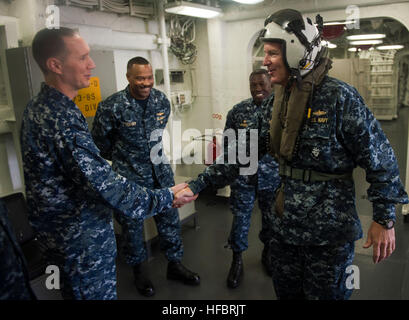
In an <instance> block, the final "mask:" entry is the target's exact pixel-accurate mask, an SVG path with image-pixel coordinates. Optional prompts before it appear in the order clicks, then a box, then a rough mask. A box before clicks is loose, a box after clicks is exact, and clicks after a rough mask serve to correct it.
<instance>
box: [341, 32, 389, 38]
mask: <svg viewBox="0 0 409 320" xmlns="http://www.w3.org/2000/svg"><path fill="white" fill-rule="evenodd" d="M385 37H386V35H384V34H382V33H375V34H356V35H353V36H347V39H348V40H369V39H383V38H385Z"/></svg>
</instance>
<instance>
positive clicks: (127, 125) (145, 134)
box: [92, 57, 200, 297]
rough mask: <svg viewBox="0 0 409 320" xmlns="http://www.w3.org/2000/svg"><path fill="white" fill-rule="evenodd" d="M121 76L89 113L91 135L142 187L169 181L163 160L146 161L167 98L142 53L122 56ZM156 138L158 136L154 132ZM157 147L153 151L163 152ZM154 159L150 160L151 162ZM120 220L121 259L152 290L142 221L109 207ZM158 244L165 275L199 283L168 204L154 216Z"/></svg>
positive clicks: (140, 285)
mask: <svg viewBox="0 0 409 320" xmlns="http://www.w3.org/2000/svg"><path fill="white" fill-rule="evenodd" d="M126 77H127V79H128V82H129V85H128V86H127V87H126V88H125V89H124V90H122V91H119V92H117V93H115V94H113V95H112V96H110V97H108V98H107V99H106V100H104V101H102V102H101V103H100V104H99V106H98V110H97V113H96V115H95V119H94V123H93V128H92V136H93V138H94V141H95V143H96V144H97V146H98V147H99V148H100V149H101V154H102V156H103V157H105V158H106V159H108V160H112V167H113V169H114V170H115V171H116V172H118V173H119V174H121V175H122V176H124V177H126V178H128V179H129V180H131V181H134V182H136V183H138V184H140V185H142V186H144V187H146V188H150V189H155V188H164V187H169V186H172V185H174V178H173V172H172V169H171V167H170V165H169V163H164V162H162V161H161V162H160V163H157V162H156V161H152V160H153V159H151V149H152V148H153V147H154V146H156V145H157V140H155V141H151V139H150V137H151V135H152V132H157V131H158V130H159V131H160V130H162V131H163V129H165V127H166V124H167V122H168V118H169V114H170V104H169V100H168V99H167V98H166V96H165V94H164V93H162V92H161V91H159V90H156V89H154V88H152V87H153V84H154V78H153V72H152V66H151V65H150V63H149V62H148V61H147V60H146V59H145V58H143V57H135V58H132V59H131V60H129V61H128V65H127V73H126ZM159 138H161V137H159ZM163 152H164V151H163V150H161V151H160V152H159V153H160V155H159V156H161V157H165V155H164V154H163ZM154 163H155V164H154ZM115 218H116V219H117V220H118V222H119V223H120V224H121V226H122V232H123V236H124V242H125V243H124V244H125V246H124V249H125V259H126V262H127V263H128V264H129V265H131V266H132V267H133V271H134V276H135V286H136V288H137V290H138V291H139V293H140V294H142V295H144V296H148V297H149V296H152V295H154V294H155V289H154V287H153V284H152V282H151V281H150V279H149V277H148V270H147V268H143V267H142V262H144V261H146V260H147V258H148V256H147V252H146V248H145V244H144V241H143V221H141V222H140V223H139V222H135V221H133V220H132V219H128V218H126V217H123V216H121V215H118V214H117V213H116V212H115ZM155 222H156V226H157V229H158V234H159V239H160V246H161V250H162V251H165V253H166V257H167V259H168V261H169V263H168V269H167V278H168V279H173V280H178V281H181V282H183V283H185V284H189V285H198V284H199V283H200V278H199V275H198V274H196V273H194V272H192V271H190V270H188V269H186V268H185V267H184V266H183V265H182V263H181V260H182V256H183V244H182V240H181V236H180V220H179V213H178V210H177V209H176V208H172V209H170V210H168V211H167V212H166V214H164V215H163V217H162V218H157V217H155Z"/></svg>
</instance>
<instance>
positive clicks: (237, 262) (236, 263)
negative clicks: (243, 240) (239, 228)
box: [227, 252, 243, 288]
mask: <svg viewBox="0 0 409 320" xmlns="http://www.w3.org/2000/svg"><path fill="white" fill-rule="evenodd" d="M242 278H243V260H242V259H241V252H233V261H232V263H231V267H230V271H229V275H228V277H227V286H228V287H229V288H237V287H238V286H239V285H240V283H241V279H242Z"/></svg>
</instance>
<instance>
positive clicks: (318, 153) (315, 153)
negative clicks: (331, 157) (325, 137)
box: [311, 147, 321, 159]
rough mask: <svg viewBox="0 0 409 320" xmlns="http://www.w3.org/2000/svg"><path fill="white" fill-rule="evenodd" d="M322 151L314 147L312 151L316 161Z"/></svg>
mask: <svg viewBox="0 0 409 320" xmlns="http://www.w3.org/2000/svg"><path fill="white" fill-rule="evenodd" d="M320 152H321V151H320V149H318V147H314V148H313V149H312V151H311V154H312V156H313V157H314V159H317V158H318V156H319V155H320Z"/></svg>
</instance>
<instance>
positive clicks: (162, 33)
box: [157, 0, 170, 100]
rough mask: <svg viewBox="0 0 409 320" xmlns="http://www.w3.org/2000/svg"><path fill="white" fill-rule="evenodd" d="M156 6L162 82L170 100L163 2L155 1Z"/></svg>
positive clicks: (160, 0) (161, 0)
mask: <svg viewBox="0 0 409 320" xmlns="http://www.w3.org/2000/svg"><path fill="white" fill-rule="evenodd" d="M157 5H158V17H159V35H160V39H161V41H160V43H161V49H162V59H163V81H164V86H165V94H166V96H167V97H168V99H169V100H170V77H169V56H168V43H167V36H166V24H165V9H164V1H163V0H157Z"/></svg>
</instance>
